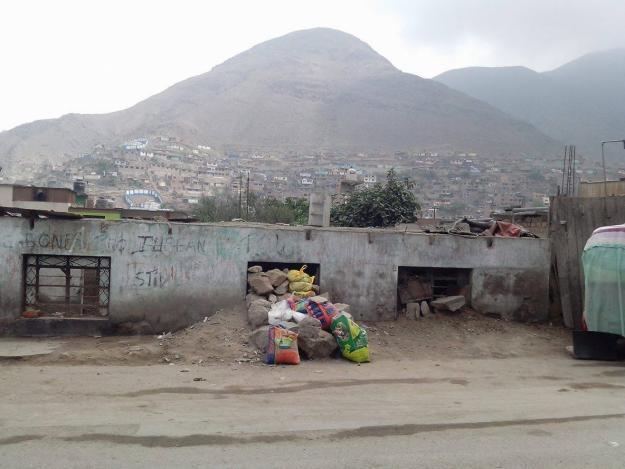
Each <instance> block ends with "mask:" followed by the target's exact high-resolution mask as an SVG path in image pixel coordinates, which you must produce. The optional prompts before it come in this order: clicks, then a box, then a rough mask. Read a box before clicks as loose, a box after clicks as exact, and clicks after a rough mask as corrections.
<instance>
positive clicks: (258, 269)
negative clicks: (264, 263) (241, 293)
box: [247, 265, 263, 274]
mask: <svg viewBox="0 0 625 469" xmlns="http://www.w3.org/2000/svg"><path fill="white" fill-rule="evenodd" d="M247 271H248V272H249V273H250V274H257V273H259V272H262V271H263V268H262V267H261V266H259V265H253V266H251V267H249V268H248V269H247Z"/></svg>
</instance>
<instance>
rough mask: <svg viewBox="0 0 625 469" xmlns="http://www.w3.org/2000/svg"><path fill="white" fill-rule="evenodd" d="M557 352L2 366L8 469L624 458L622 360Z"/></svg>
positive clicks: (0, 405) (523, 463)
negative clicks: (358, 360) (271, 362)
mask: <svg viewBox="0 0 625 469" xmlns="http://www.w3.org/2000/svg"><path fill="white" fill-rule="evenodd" d="M552 342H553V341H552ZM552 342H550V343H552ZM561 345H562V344H560V343H557V341H556V343H555V344H553V346H552V348H551V349H548V350H549V355H545V354H544V353H542V354H540V353H534V354H532V355H531V356H528V357H522V356H510V357H505V356H504V357H503V358H492V357H491V358H480V359H472V358H457V357H451V358H450V357H436V358H433V357H431V356H424V357H420V356H410V357H406V356H405V354H404V355H403V359H402V360H401V361H399V360H391V359H383V358H382V357H380V358H379V359H378V360H376V361H375V362H373V363H370V364H363V365H361V366H358V365H355V364H352V363H348V362H346V361H342V360H329V361H323V362H305V363H302V364H301V365H300V366H295V367H267V366H264V365H257V364H253V363H247V362H246V363H237V362H232V363H213V364H210V365H208V366H207V365H206V364H204V363H203V364H189V363H185V364H171V365H167V364H155V365H151V366H143V365H142V366H104V365H81V366H75V365H69V364H59V365H49V364H40V363H36V362H32V361H26V362H23V361H22V362H20V361H7V362H2V363H1V364H0V367H1V373H0V393H1V394H2V400H1V401H0V466H1V467H3V468H5V467H6V468H39V467H49V468H57V467H58V468H85V467H93V468H105V467H115V468H118V467H146V468H147V467H178V468H182V467H184V468H187V467H250V468H252V467H254V468H256V467H273V468H276V467H290V468H292V467H301V468H306V467H323V468H331V467H341V468H342V467H385V468H386V467H460V466H462V467H476V468H478V467H479V468H483V467H528V468H530V467H567V468H574V467H607V468H609V467H619V468H620V467H623V461H624V460H625V399H624V396H625V367H623V365H622V364H610V363H597V362H581V361H575V360H572V359H571V358H570V357H568V356H567V355H566V353H565V352H564V350H563V347H561ZM450 350H453V349H450Z"/></svg>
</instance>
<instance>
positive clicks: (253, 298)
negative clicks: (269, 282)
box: [245, 293, 265, 308]
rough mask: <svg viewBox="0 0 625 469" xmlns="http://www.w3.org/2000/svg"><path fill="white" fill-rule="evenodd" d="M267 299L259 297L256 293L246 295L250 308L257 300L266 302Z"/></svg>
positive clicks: (247, 304)
mask: <svg viewBox="0 0 625 469" xmlns="http://www.w3.org/2000/svg"><path fill="white" fill-rule="evenodd" d="M264 299H265V297H263V296H259V295H257V294H256V293H248V294H247V295H245V305H246V306H247V307H248V308H249V307H250V305H251V304H252V303H253V302H254V301H256V300H264Z"/></svg>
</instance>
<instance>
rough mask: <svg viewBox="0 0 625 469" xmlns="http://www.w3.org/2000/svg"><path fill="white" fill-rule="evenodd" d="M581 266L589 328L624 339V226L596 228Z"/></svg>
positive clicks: (585, 312)
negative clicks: (582, 267) (617, 335)
mask: <svg viewBox="0 0 625 469" xmlns="http://www.w3.org/2000/svg"><path fill="white" fill-rule="evenodd" d="M582 263H583V266H584V286H585V294H584V322H585V323H586V327H587V328H588V330H589V331H594V332H608V333H611V334H619V335H625V225H616V226H605V227H601V228H597V229H596V230H595V231H594V232H593V234H592V236H591V237H590V238H589V239H588V241H587V242H586V246H585V247H584V252H583V254H582Z"/></svg>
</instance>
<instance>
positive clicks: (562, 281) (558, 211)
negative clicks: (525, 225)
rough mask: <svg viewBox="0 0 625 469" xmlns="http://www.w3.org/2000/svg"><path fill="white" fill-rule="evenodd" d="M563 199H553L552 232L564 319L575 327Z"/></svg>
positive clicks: (551, 211)
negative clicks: (563, 222)
mask: <svg viewBox="0 0 625 469" xmlns="http://www.w3.org/2000/svg"><path fill="white" fill-rule="evenodd" d="M563 200H564V198H562V197H554V198H553V201H552V205H551V207H550V209H549V211H550V216H549V220H550V222H549V223H550V225H551V227H550V229H549V231H550V234H551V241H552V246H553V249H554V252H555V259H556V269H555V270H556V271H557V272H558V284H559V287H560V302H561V308H562V319H563V321H564V324H565V326H566V327H573V325H574V324H573V315H572V313H571V312H572V310H573V309H572V307H571V301H570V299H571V294H570V283H569V269H570V264H569V262H568V259H567V251H568V248H567V236H566V225H563V224H562V223H561V222H562V221H566V222H567V223H568V221H567V220H566V218H564V217H563V216H562V211H563V207H562V206H563V203H564V202H563Z"/></svg>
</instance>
